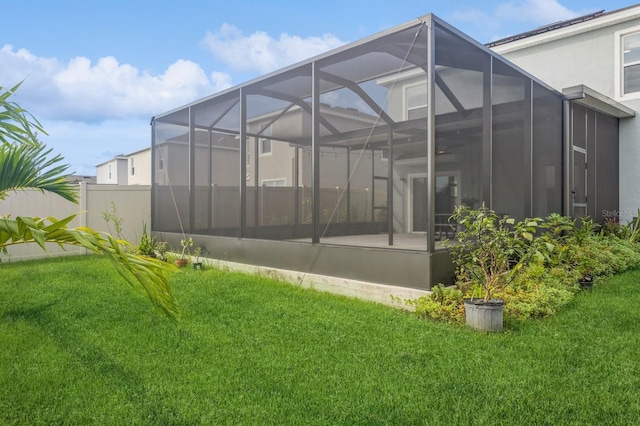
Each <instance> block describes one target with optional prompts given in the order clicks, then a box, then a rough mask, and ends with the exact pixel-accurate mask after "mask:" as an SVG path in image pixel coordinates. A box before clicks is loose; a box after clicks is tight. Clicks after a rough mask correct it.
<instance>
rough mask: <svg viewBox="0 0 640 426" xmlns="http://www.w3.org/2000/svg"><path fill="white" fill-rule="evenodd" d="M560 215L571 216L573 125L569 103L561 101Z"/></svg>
mask: <svg viewBox="0 0 640 426" xmlns="http://www.w3.org/2000/svg"><path fill="white" fill-rule="evenodd" d="M562 109H563V111H562V114H563V117H564V120H563V129H562V130H563V131H562V157H563V158H562V214H563V215H564V216H573V163H572V159H573V156H572V155H573V136H572V135H573V132H572V129H573V123H572V121H573V120H572V117H571V101H569V100H566V99H565V100H564V101H562Z"/></svg>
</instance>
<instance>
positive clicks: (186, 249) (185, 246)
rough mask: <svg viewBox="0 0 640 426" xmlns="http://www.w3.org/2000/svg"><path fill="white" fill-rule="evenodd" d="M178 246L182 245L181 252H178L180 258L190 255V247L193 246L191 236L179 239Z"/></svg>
mask: <svg viewBox="0 0 640 426" xmlns="http://www.w3.org/2000/svg"><path fill="white" fill-rule="evenodd" d="M180 246H182V252H181V253H180V259H185V258H186V257H188V256H190V249H191V247H193V238H191V237H188V238H183V239H181V240H180Z"/></svg>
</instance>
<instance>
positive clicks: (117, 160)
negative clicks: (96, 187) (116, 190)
mask: <svg viewBox="0 0 640 426" xmlns="http://www.w3.org/2000/svg"><path fill="white" fill-rule="evenodd" d="M96 175H97V176H96V183H98V184H112V185H150V184H151V148H144V149H141V150H138V151H134V152H132V153H130V154H126V155H124V154H121V155H118V156H116V157H114V158H112V159H111V160H109V161H105V162H104V163H101V164H98V165H97V166H96Z"/></svg>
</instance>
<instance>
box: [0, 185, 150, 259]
mask: <svg viewBox="0 0 640 426" xmlns="http://www.w3.org/2000/svg"><path fill="white" fill-rule="evenodd" d="M78 195H79V198H80V202H79V203H78V204H74V203H71V202H69V201H67V200H65V199H63V198H61V197H59V196H57V195H55V194H51V193H44V194H43V193H41V192H39V191H34V190H27V191H18V192H15V193H9V195H8V196H7V198H6V199H4V200H0V216H11V217H12V218H15V217H17V216H33V217H41V218H46V217H54V218H56V219H62V218H65V217H68V216H70V215H73V214H76V215H77V216H76V218H75V219H74V220H73V222H71V224H70V225H69V226H71V227H77V226H88V227H90V228H92V229H95V230H96V231H105V232H106V231H109V229H108V228H107V223H106V222H105V220H104V219H103V217H102V216H103V212H105V211H106V212H112V206H115V214H116V215H117V216H118V217H119V218H121V219H122V220H123V223H122V226H123V232H122V236H123V237H124V238H125V239H127V240H128V241H130V242H131V243H134V244H135V243H137V242H138V241H139V239H140V236H141V235H142V228H143V224H144V223H146V224H147V232H150V231H151V187H150V186H148V185H129V186H125V185H97V184H85V183H82V184H80V185H78ZM110 231H111V233H115V232H116V231H115V229H114V228H113V224H111V229H110ZM8 251H9V253H8V255H2V254H0V260H1V261H2V262H13V261H18V260H27V259H36V258H42V257H48V256H65V255H72V254H84V253H86V250H85V249H82V248H78V247H74V246H66V247H65V248H64V249H62V248H60V247H59V246H58V245H56V244H49V245H48V247H47V252H44V251H43V250H42V249H41V248H40V247H39V246H38V245H37V244H20V245H15V246H10V247H8Z"/></svg>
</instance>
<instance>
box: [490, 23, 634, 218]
mask: <svg viewBox="0 0 640 426" xmlns="http://www.w3.org/2000/svg"><path fill="white" fill-rule="evenodd" d="M594 22H595V21H594ZM635 29H637V30H638V31H640V18H638V19H635V20H630V21H626V22H624V23H620V24H616V25H610V26H606V27H603V28H597V29H592V30H590V31H587V32H580V33H577V34H574V35H568V36H566V37H563V38H556V39H551V40H549V41H546V42H544V43H541V44H535V40H536V37H540V36H536V37H531V38H530V39H528V40H527V41H526V43H527V44H528V45H526V44H525V47H522V48H520V49H519V50H511V49H513V46H512V45H510V44H507V45H502V46H498V47H496V48H495V49H494V50H496V52H498V53H500V54H501V55H503V56H504V57H505V58H507V59H508V60H510V61H512V62H513V63H515V64H516V65H518V66H520V67H521V68H523V69H524V70H526V71H527V72H529V73H531V74H532V75H534V76H536V77H538V78H540V79H541V80H542V81H544V82H545V83H547V84H549V85H550V86H552V87H554V88H555V89H557V90H559V91H561V90H562V89H564V88H567V87H572V86H576V85H580V84H583V85H585V86H588V87H590V88H591V89H594V90H596V91H598V92H600V93H602V94H603V95H605V96H607V97H609V98H611V99H614V100H616V101H618V102H620V103H622V104H624V105H626V106H628V107H630V108H632V109H633V110H635V111H637V112H640V98H635V99H634V97H629V96H627V97H621V96H620V95H619V93H617V92H619V90H616V84H619V79H617V78H616V74H617V73H618V72H620V67H619V66H618V65H617V60H619V55H616V49H617V48H619V45H617V43H616V40H617V39H619V37H620V32H625V31H632V30H635ZM552 33H553V32H552ZM546 36H547V37H548V36H549V34H547V35H546ZM514 45H516V44H515V43H514ZM619 128H620V203H619V205H620V220H621V222H622V223H625V222H627V221H629V220H631V219H632V218H633V217H634V216H636V214H637V210H638V208H640V190H639V189H638V182H640V167H638V164H640V117H634V118H624V119H620V127H619Z"/></svg>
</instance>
